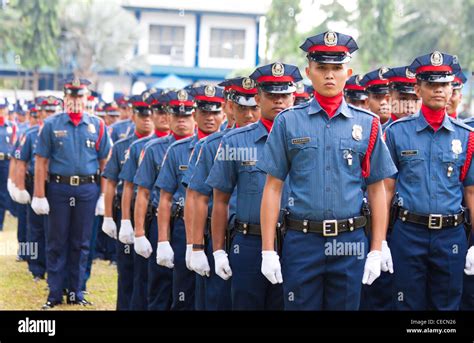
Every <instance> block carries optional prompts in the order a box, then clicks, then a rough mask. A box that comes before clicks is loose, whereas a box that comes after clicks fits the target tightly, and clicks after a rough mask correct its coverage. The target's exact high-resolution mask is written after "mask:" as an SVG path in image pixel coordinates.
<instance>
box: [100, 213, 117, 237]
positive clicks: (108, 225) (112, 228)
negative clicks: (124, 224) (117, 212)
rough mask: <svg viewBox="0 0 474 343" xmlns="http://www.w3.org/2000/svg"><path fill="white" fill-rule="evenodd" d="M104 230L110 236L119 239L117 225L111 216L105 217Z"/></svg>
mask: <svg viewBox="0 0 474 343" xmlns="http://www.w3.org/2000/svg"><path fill="white" fill-rule="evenodd" d="M102 231H104V233H105V234H106V235H107V236H109V237H110V238H113V239H117V225H116V224H115V222H114V220H113V219H112V218H111V217H104V222H103V223H102Z"/></svg>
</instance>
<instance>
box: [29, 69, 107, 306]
mask: <svg viewBox="0 0 474 343" xmlns="http://www.w3.org/2000/svg"><path fill="white" fill-rule="evenodd" d="M89 84H90V82H89V81H88V80H85V79H78V78H72V79H68V80H66V83H65V85H64V93H65V107H64V108H65V112H64V113H60V114H58V115H55V116H52V117H51V118H49V119H47V120H46V121H45V122H44V126H43V128H42V129H41V132H40V134H39V137H38V143H37V146H36V150H35V157H36V160H35V180H34V184H35V185H34V197H33V201H32V203H31V207H32V208H33V210H34V211H35V213H36V214H38V215H43V214H49V227H48V236H47V243H46V244H47V247H48V251H47V260H48V264H47V268H48V270H47V273H48V285H49V295H48V299H47V302H46V303H45V304H44V305H43V309H49V308H52V307H54V306H55V305H57V304H59V303H61V302H62V287H63V280H64V276H65V275H66V273H67V275H68V281H69V294H68V298H67V302H68V303H69V304H81V305H89V304H90V303H89V302H88V301H87V300H86V299H84V297H83V294H82V292H81V286H82V283H83V278H84V273H85V267H86V262H87V257H88V254H89V242H90V236H91V231H92V224H93V220H94V212H95V210H96V208H97V205H99V206H100V202H101V198H102V196H101V197H99V190H98V188H97V185H96V183H97V182H99V181H100V174H99V171H100V170H102V169H103V168H104V166H105V162H106V159H107V156H108V154H109V151H110V145H111V144H110V140H109V136H108V133H107V131H106V130H105V124H104V123H103V121H101V120H100V119H99V118H97V117H95V116H91V115H89V114H87V113H85V112H84V107H85V104H86V100H87V92H88V90H87V86H88V85H89ZM47 172H48V173H49V175H48V177H47ZM46 179H48V180H49V182H48V185H47V192H46V191H45V188H46V187H45V181H46ZM46 193H47V196H46ZM102 199H103V198H102ZM50 205H51V206H50Z"/></svg>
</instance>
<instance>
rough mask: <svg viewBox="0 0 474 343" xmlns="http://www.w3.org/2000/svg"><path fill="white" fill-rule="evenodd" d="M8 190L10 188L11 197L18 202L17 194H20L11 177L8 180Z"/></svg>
mask: <svg viewBox="0 0 474 343" xmlns="http://www.w3.org/2000/svg"><path fill="white" fill-rule="evenodd" d="M8 182H10V183H8ZM7 190H8V194H10V198H12V200H13V201H14V202H17V200H16V196H17V194H18V188H17V187H16V185H15V184H14V183H13V182H12V180H10V179H8V181H7Z"/></svg>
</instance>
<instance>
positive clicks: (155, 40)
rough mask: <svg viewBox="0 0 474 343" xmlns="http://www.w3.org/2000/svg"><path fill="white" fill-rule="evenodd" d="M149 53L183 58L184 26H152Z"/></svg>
mask: <svg viewBox="0 0 474 343" xmlns="http://www.w3.org/2000/svg"><path fill="white" fill-rule="evenodd" d="M148 51H149V53H150V54H152V55H168V56H173V57H179V56H183V52H184V26H165V25H150V39H149V49H148Z"/></svg>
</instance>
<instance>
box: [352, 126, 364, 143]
mask: <svg viewBox="0 0 474 343" xmlns="http://www.w3.org/2000/svg"><path fill="white" fill-rule="evenodd" d="M352 138H354V140H356V141H360V140H361V139H362V126H360V125H354V126H353V127H352Z"/></svg>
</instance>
